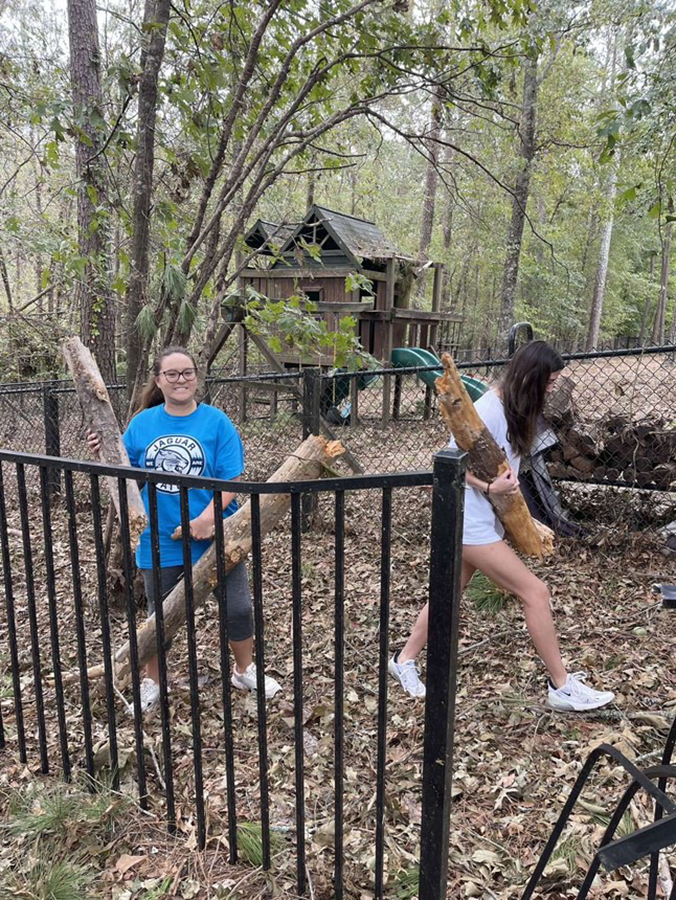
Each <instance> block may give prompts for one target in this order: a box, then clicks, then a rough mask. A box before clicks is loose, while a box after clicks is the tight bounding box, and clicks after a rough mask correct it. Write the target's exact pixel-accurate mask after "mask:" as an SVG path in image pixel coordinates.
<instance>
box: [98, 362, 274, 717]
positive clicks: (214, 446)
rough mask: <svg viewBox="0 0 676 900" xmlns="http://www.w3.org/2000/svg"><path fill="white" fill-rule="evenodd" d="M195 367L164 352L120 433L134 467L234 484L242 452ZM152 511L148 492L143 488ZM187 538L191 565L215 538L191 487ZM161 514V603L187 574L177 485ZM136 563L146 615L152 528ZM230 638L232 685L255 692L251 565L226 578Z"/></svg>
mask: <svg viewBox="0 0 676 900" xmlns="http://www.w3.org/2000/svg"><path fill="white" fill-rule="evenodd" d="M196 390H197V366H196V364H195V360H194V359H193V357H192V355H191V354H190V353H188V351H187V350H185V349H184V348H183V347H167V348H166V349H165V350H163V351H162V352H161V353H160V354H159V355H158V357H157V358H156V359H155V362H154V364H153V369H152V375H151V377H150V380H149V381H148V384H147V385H146V387H145V389H144V391H143V394H142V396H141V401H140V404H139V409H138V411H137V413H136V415H135V416H134V418H133V419H132V420H131V422H130V423H129V426H128V428H127V430H126V431H125V433H124V435H123V438H122V439H123V441H124V445H125V448H126V450H127V453H128V455H129V461H130V463H131V465H132V466H135V467H137V468H143V469H150V470H152V471H155V472H157V471H160V472H166V473H168V474H172V475H196V476H200V475H202V476H204V477H205V478H220V479H223V480H224V481H237V480H239V478H240V477H241V475H242V472H243V470H244V449H243V447H242V440H241V438H240V436H239V434H238V432H237V429H236V428H235V426H234V425H233V424H232V422H231V421H230V419H229V418H228V417H227V416H226V415H225V413H224V412H222V411H221V410H218V409H216V408H215V407H213V406H209V405H208V404H206V403H198V402H197V401H196V399H195V393H196ZM89 445H90V447H91V449H92V450H93V451H94V452H95V453H98V449H99V446H100V441H99V438H98V436H97V435H95V434H93V433H90V435H89ZM142 496H143V500H144V503H145V506H146V511H148V488H147V486H146V487H144V488H143V490H142ZM188 499H189V508H190V536H191V538H192V541H191V551H192V562H193V564H194V563H196V562H197V560H198V559H199V558H200V557H201V556H202V554H203V553H205V552H206V550H207V549H208V548H209V545H210V544H211V541H212V540H213V537H214V515H215V510H214V501H213V494H212V492H211V491H208V490H197V489H191V490H190V491H189V494H188ZM222 505H223V511H224V512H223V517H224V518H227V517H228V516H231V515H232V514H233V513H234V512H236V510H237V501H236V500H235V494H234V492H224V493H223V495H222ZM157 513H158V528H159V538H160V568H161V572H160V575H161V578H160V582H161V592H162V599H164V598H165V597H166V596H167V595H168V594H169V593H171V591H172V590H173V588H174V587H175V585H176V584H177V582H178V581H179V580H180V579H181V578H182V577H183V546H182V542H181V541H180V536H181V528H180V525H181V504H180V493H179V488H178V486H177V485H175V484H162V483H159V484H158V485H157ZM136 562H137V565H138V567H139V569H140V570H141V573H142V575H143V582H144V585H145V591H146V596H147V598H148V615H152V614H153V612H154V609H155V603H156V600H157V598H156V597H155V593H154V581H153V567H152V556H151V546H150V528H149V527H148V528H146V530H145V531H144V532H143V534H142V535H141V537H140V539H139V543H138V547H137V549H136ZM226 597H227V606H228V636H229V639H230V647H231V649H232V652H233V656H234V657H235V663H234V666H233V672H232V684H233V685H234V686H235V687H236V688H239V689H241V690H249V691H253V690H255V689H256V666H255V663H254V662H253V656H252V653H253V621H252V613H251V593H250V590H249V581H248V577H247V570H246V565H245V564H244V563H240V564H239V565H237V566H236V567H235V568H234V569H233V570H232V571H231V572H230V573H229V574H228V576H227V581H226ZM278 690H280V685H279V684H278V683H277V682H276V681H275V680H274V679H273V678H270V677H269V676H266V677H265V694H266V697H268V698H270V697H274V695H275V694H276V693H277V691H278ZM159 694H160V691H159V672H158V661H157V657H155V658H153V659H152V660H149V662H148V663H147V665H146V675H145V678H144V679H143V681H142V683H141V708H142V710H143V711H146V710H148V709H150V708H151V707H152V706H154V704H155V703H157V701H158V699H159Z"/></svg>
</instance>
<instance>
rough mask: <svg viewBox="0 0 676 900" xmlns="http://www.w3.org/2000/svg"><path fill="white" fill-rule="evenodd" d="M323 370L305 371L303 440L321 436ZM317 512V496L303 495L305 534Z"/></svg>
mask: <svg viewBox="0 0 676 900" xmlns="http://www.w3.org/2000/svg"><path fill="white" fill-rule="evenodd" d="M321 394H322V373H321V369H303V440H305V439H306V438H308V437H310V435H311V434H319V433H320V429H321V415H322V412H321ZM316 511H317V494H315V493H308V494H303V497H302V515H301V527H302V531H303V532H304V533H305V532H307V531H309V530H310V528H311V526H312V519H313V518H314V514H315V512H316Z"/></svg>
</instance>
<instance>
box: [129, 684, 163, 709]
mask: <svg viewBox="0 0 676 900" xmlns="http://www.w3.org/2000/svg"><path fill="white" fill-rule="evenodd" d="M159 699H160V686H159V684H156V683H155V682H154V681H153V680H152V678H144V679H143V681H142V682H141V686H140V689H139V700H140V701H141V702H140V706H141V715H143V713H147V712H148V711H149V710H151V709H152V708H153V707H154V706H155V705H156V704H157V701H158V700H159ZM127 710H128V712H129V715H130V716H133V715H134V704H133V703H130V704H129V705H128V706H127Z"/></svg>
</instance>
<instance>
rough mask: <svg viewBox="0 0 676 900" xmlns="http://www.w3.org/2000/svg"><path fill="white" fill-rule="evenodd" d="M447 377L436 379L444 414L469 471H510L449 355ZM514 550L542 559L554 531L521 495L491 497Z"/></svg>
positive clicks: (489, 475)
mask: <svg viewBox="0 0 676 900" xmlns="http://www.w3.org/2000/svg"><path fill="white" fill-rule="evenodd" d="M441 362H442V364H443V367H444V374H443V375H442V377H441V378H437V380H436V389H437V393H438V395H439V406H440V409H441V414H442V416H443V418H444V421H445V422H446V425H447V426H448V428H449V430H450V432H451V434H452V435H453V437H454V438H455V440H456V442H457V444H458V447H460V449H461V450H465V451H466V452H467V455H468V459H467V468H468V469H469V471H470V472H472V474H474V475H476V476H477V478H481V479H483V480H484V481H493V480H494V479H495V478H497V476H498V475H500V474H501V473H502V472H505V471H506V470H507V469H508V468H509V463H508V462H507V459H506V457H505V453H504V451H503V450H502V449H501V448H500V447H498V445H497V444H496V442H495V440H494V438H493V436H492V435H491V433H490V432H489V431H488V429H487V428H486V426H485V425H484V423H483V422H482V420H481V417H480V416H479V414H478V412H477V411H476V409H475V407H474V404H473V403H472V401H471V400H470V397H469V394H468V393H467V391H466V390H465V386H464V384H463V383H462V381H461V379H460V373H459V372H458V370H457V368H456V366H455V363H454V362H453V360H452V358H451V356H450V355H449V354H448V353H444V354H443V355H442V357H441ZM489 500H490V502H491V504H492V506H493V509H494V510H495V512H496V513H497V516H498V518H499V519H500V521H501V522H502V524H503V525H504V526H505V531H506V532H507V537H508V538H509V540H510V541H511V543H512V544H513V545H514V549H515V550H518V551H519V552H520V553H524V554H526V555H527V556H537V557H540V558H541V557H543V556H545V555H547V554H548V553H551V552H552V550H553V549H554V545H553V539H552V532H551V531H550V530H549V529H548V528H546V527H545V526H543V525H541V524H540V523H536V522H535V521H534V520H533V518H532V516H531V514H530V512H529V511H528V507H527V506H526V501H525V500H524V499H523V495H522V494H521V492H520V491H519V492H517V493H516V494H502V495H497V496H493V495H490V496H489Z"/></svg>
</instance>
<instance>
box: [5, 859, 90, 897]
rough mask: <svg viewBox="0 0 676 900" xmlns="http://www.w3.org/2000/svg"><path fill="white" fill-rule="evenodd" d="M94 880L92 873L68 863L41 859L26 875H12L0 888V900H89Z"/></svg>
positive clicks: (66, 861)
mask: <svg viewBox="0 0 676 900" xmlns="http://www.w3.org/2000/svg"><path fill="white" fill-rule="evenodd" d="M95 877H96V875H95V873H94V872H93V870H91V869H87V868H86V867H85V866H82V865H76V864H75V863H72V862H69V861H68V860H65V859H64V860H60V861H59V862H53V861H52V860H50V859H41V860H39V861H38V862H36V863H35V864H34V865H33V866H32V867H31V868H30V869H29V870H28V872H27V873H26V874H25V875H18V874H16V873H11V874H10V876H9V879H8V880H7V881H6V882H5V883H4V884H0V900H16V898H17V897H23V898H25V900H89V898H90V897H92V896H94V895H93V893H92V892H91V891H90V887H91V885H92V883H93V881H94V879H95Z"/></svg>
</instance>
